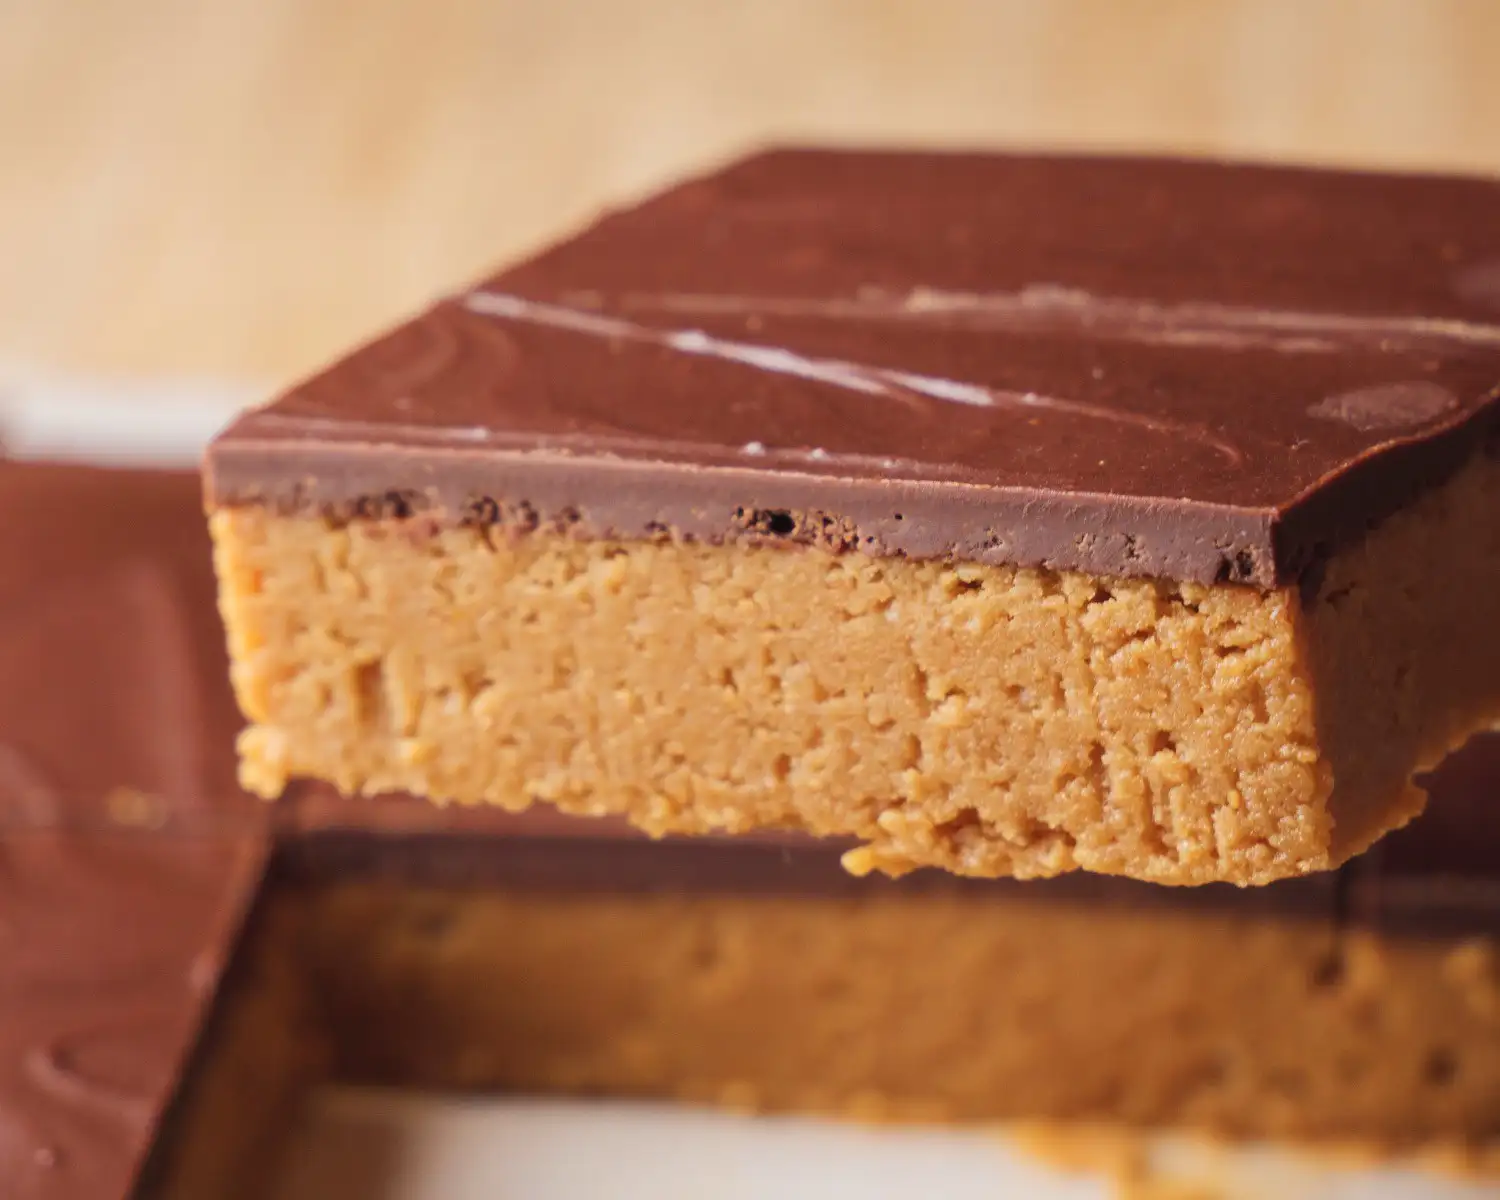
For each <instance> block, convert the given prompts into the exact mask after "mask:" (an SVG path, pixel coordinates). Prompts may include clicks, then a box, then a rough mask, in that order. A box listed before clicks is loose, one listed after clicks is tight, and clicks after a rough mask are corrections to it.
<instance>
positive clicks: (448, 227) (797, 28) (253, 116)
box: [0, 0, 1500, 383]
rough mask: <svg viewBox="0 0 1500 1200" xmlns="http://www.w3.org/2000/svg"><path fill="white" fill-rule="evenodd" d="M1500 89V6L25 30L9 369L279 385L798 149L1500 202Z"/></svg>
mask: <svg viewBox="0 0 1500 1200" xmlns="http://www.w3.org/2000/svg"><path fill="white" fill-rule="evenodd" d="M1497 64H1500V0H752V2H745V3H740V2H738V0H0V363H10V364H30V365H34V366H36V365H40V366H50V367H54V368H62V369H66V370H75V371H90V372H114V373H128V374H132V375H142V374H152V375H156V374H163V373H183V374H187V373H191V374H197V375H207V376H212V377H218V378H233V379H245V380H250V381H256V382H260V381H264V382H267V383H270V382H274V381H276V380H278V379H280V378H282V377H284V376H285V375H287V374H289V373H293V372H297V371H300V370H303V369H306V368H307V367H309V366H311V365H314V364H315V363H316V362H318V361H319V360H320V359H322V358H324V357H326V356H327V355H328V354H330V353H332V352H333V351H335V350H337V349H338V348H339V347H340V345H341V344H342V343H344V342H346V341H348V340H350V339H352V338H355V337H358V336H360V335H361V334H363V333H365V332H367V331H370V330H371V329H372V328H373V327H375V326H376V325H378V324H379V323H380V322H383V321H385V320H387V319H389V318H391V317H393V316H395V315H397V314H399V313H400V312H402V311H403V310H405V309H407V308H410V307H411V306H413V305H415V304H418V303H420V302H422V301H423V300H425V299H426V298H428V297H429V296H431V295H432V294H434V293H435V292H436V291H438V290H440V289H442V288H444V287H445V286H447V285H449V284H453V283H456V282H458V281H462V280H464V279H466V278H469V277H471V276H473V275H474V274H475V273H476V272H477V271H478V270H479V269H480V268H482V267H485V266H488V265H490V264H493V263H495V262H497V261H498V260H502V259H505V258H506V257H508V256H512V255H515V254H517V253H518V252H521V251H523V250H525V249H526V248H528V247H530V246H532V245H534V244H535V243H536V242H537V241H538V240H539V239H542V238H545V237H548V236H550V235H553V234H556V233H558V232H560V231H561V230H563V229H565V228H566V227H567V226H568V225H570V224H572V223H575V222H577V221H579V220H581V219H583V218H585V217H586V216H587V215H588V214H589V213H590V212H591V211H593V210H594V209H595V208H597V207H598V206H599V205H600V204H601V203H603V202H605V201H606V200H610V199H618V198H621V197H625V196H629V195H631V194H634V193H638V192H640V191H642V190H645V189H647V188H649V187H650V186H652V185H654V184H655V183H657V182H658V181H660V180H662V179H664V178H667V177H669V176H671V175H673V174H674V173H678V172H681V171H684V170H687V169H690V168H693V167H695V166H697V165H700V164H702V163H704V162H706V161H711V160H713V159H716V158H720V157H723V156H725V155H727V154H729V153H730V152H732V151H734V150H736V149H738V148H741V147H743V146H746V145H747V144H753V143H756V142H761V141H765V140H769V139H774V138H778V137H782V138H785V137H797V138H802V139H806V138H813V137H817V138H844V139H866V140H869V139H875V140H879V139H886V140H900V141H932V142H948V143H954V142H962V143H985V144H1006V143H1010V144H1017V143H1038V142H1047V143H1056V144H1075V145H1092V146H1112V147H1120V146H1125V147H1149V148H1158V149H1159V148H1167V149H1175V150H1198V151H1220V152H1230V153H1238V154H1249V155H1261V156H1264V155H1282V156H1291V157H1296V158H1302V159H1314V160H1324V161H1340V162H1359V163H1388V164H1397V165H1401V166H1435V167H1444V168H1459V169H1465V170H1489V171H1497V172H1500V65H1497ZM0 369H3V368H0Z"/></svg>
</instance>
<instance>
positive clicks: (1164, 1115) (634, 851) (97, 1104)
mask: <svg viewBox="0 0 1500 1200" xmlns="http://www.w3.org/2000/svg"><path fill="white" fill-rule="evenodd" d="M208 555H209V550H208V544H207V538H206V535H205V534H204V531H203V522H202V517H201V512H200V507H199V500H198V495H197V487H196V483H195V481H194V480H193V479H192V478H191V477H189V476H171V475H160V474H143V475H133V474H125V473H109V472H99V471H87V470H81V469H63V468H44V467H27V466H19V465H3V464H0V560H3V561H4V563H5V570H4V571H3V572H0V818H3V827H0V868H3V869H0V898H3V907H0V979H3V980H4V981H5V982H4V984H3V985H0V1055H3V1062H0V1195H3V1196H12V1195H14V1196H18V1197H26V1198H27V1200H33V1198H42V1197H45V1198H48V1200H54V1198H55V1200H82V1198H84V1197H88V1198H89V1200H95V1198H97V1197H126V1196H131V1197H135V1198H136V1200H140V1198H143V1197H156V1198H166V1200H199V1198H201V1197H204V1196H214V1197H219V1198H223V1200H234V1197H235V1196H237V1195H238V1196H240V1197H245V1198H249V1197H254V1196H256V1195H263V1194H265V1193H264V1187H265V1183H266V1180H267V1179H268V1178H270V1177H271V1173H272V1172H273V1171H274V1167H275V1160H276V1157H277V1147H278V1146H279V1145H280V1143H281V1141H282V1138H283V1136H284V1134H285V1133H286V1131H287V1129H288V1127H289V1124H290V1122H291V1121H292V1120H293V1118H294V1114H295V1112H296V1108H297V1105H296V1101H297V1099H298V1097H299V1096H301V1095H302V1094H303V1093H304V1092H305V1091H306V1089H307V1088H308V1087H310V1086H313V1085H315V1084H316V1083H318V1082H320V1081H326V1080H346V1081H353V1082H361V1083H379V1084H391V1085H404V1086H413V1087H420V1088H438V1089H456V1090H462V1091H474V1090H479V1091H493V1090H506V1091H528V1092H546V1093H561V1094H573V1095H595V1096H597V1095H610V1096H634V1097H664V1098H677V1099H682V1100H686V1101H691V1102H701V1103H709V1104H719V1105H728V1106H732V1107H736V1108H743V1109H750V1110H754V1111H763V1110H765V1111H798V1112H819V1113H831V1114H840V1115H848V1116H854V1117H859V1118H875V1119H887V1118H890V1119H902V1118H910V1119H918V1120H941V1121H954V1122H989V1121H994V1120H1001V1119H1006V1118H1026V1119H1035V1118H1059V1119H1080V1120H1088V1121H1091V1122H1097V1121H1116V1122H1126V1123H1130V1124H1134V1125H1140V1126H1164V1125H1165V1126H1185V1127H1192V1128H1198V1129H1207V1130H1214V1131H1219V1132H1223V1133H1227V1134H1230V1135H1237V1136H1262V1135H1266V1136H1275V1137H1285V1138H1289V1139H1297V1140H1319V1139H1337V1140H1340V1141H1342V1140H1346V1139H1356V1140H1360V1141H1364V1142H1367V1143H1370V1144H1374V1145H1378V1146H1383V1147H1390V1148H1397V1149H1399V1148H1406V1147H1415V1146H1417V1145H1420V1144H1423V1143H1428V1142H1434V1141H1437V1142H1444V1143H1459V1144H1464V1145H1469V1146H1490V1145H1492V1144H1495V1143H1497V1142H1500V896H1497V894H1496V893H1497V884H1496V856H1495V854H1494V847H1495V846H1496V844H1497V841H1496V838H1497V827H1496V817H1497V815H1500V803H1497V800H1500V743H1497V741H1495V740H1491V741H1489V742H1483V743H1476V744H1475V745H1474V746H1473V747H1471V749H1470V750H1468V751H1467V752H1465V754H1463V755H1461V756H1460V758H1459V759H1458V760H1456V761H1455V762H1454V763H1453V764H1450V766H1449V767H1448V768H1445V770H1444V772H1443V778H1441V779H1440V780H1439V781H1438V783H1437V784H1436V786H1435V788H1434V800H1433V802H1432V804H1431V805H1430V808H1429V811H1428V812H1427V814H1426V815H1424V816H1423V818H1422V819H1421V820H1419V821H1417V822H1415V823H1414V824H1413V825H1412V826H1411V827H1410V828H1409V829H1408V830H1405V831H1402V832H1401V833H1400V834H1398V835H1395V836H1394V837H1393V838H1391V839H1388V840H1387V841H1386V842H1384V843H1382V845H1381V846H1380V847H1379V848H1378V850H1377V852H1375V853H1374V854H1372V855H1369V856H1366V857H1364V858H1362V859H1360V860H1357V861H1356V862H1354V863H1352V864H1350V865H1349V866H1347V867H1345V868H1344V869H1343V870H1341V871H1339V872H1336V873H1330V874H1326V875H1322V876H1317V877H1310V878H1308V879H1304V880H1298V881H1294V882H1289V883H1284V884H1277V885H1273V886H1270V887H1266V888H1260V889H1250V890H1237V889H1233V888H1227V887H1222V886H1213V887H1207V888H1200V889H1190V890H1182V889H1164V888H1154V887H1150V886H1147V885H1142V884H1133V883H1129V882H1126V881H1121V880H1111V879H1105V878H1097V877H1069V878H1063V879H1058V880H1052V881H1044V882H1036V883H1027V884H1019V883H1014V882H982V881H964V880H959V879H955V878H952V877H950V876H946V875H943V874H941V873H936V872H917V873H914V874H913V875H911V876H908V877H907V878H905V879H902V880H899V881H891V880H886V879H879V878H871V879H865V880H858V879H854V878H852V877H850V876H848V875H847V874H845V873H844V872H843V871H842V870H841V868H840V867H839V865H838V857H839V852H840V850H841V849H842V847H838V846H826V845H821V844H817V843H811V842H808V841H806V840H799V839H795V838H787V839H777V838H761V839H753V840H745V839H697V840H687V841H665V842H652V841H649V840H647V839H645V838H643V837H640V836H638V835H635V834H632V833H630V832H629V831H627V830H625V829H624V828H622V827H620V826H618V825H614V824H610V823H608V822H602V821H569V820H566V819H563V818H560V817H557V816H555V815H551V814H548V813H545V812H543V811H541V810H533V811H531V812H528V813H526V814H523V815H521V816H515V817H511V816H507V815H505V814H503V813H495V812H491V811H488V810H476V811H454V810H448V811H439V810H436V809H433V808H431V807H430V806H428V805H425V804H422V803H420V802H416V801H412V800H409V799H391V800H386V801H379V802H369V801H345V800H344V799H343V798H341V797H338V796H337V795H335V794H333V793H331V792H329V791H327V790H322V789H316V788H314V789H306V790H303V791H300V792H298V793H294V794H292V795H291V796H289V797H288V798H287V800H285V801H284V802H282V803H281V804H279V805H275V806H267V805H262V804H260V803H258V802H255V801H253V800H251V799H250V798H248V797H246V796H244V795H243V794H242V793H240V792H239V791H238V790H237V789H236V787H235V784H234V754H233V740H234V735H235V733H236V731H237V729H238V727H239V725H238V718H237V715H236V714H235V711H234V706H233V703H232V700H231V699H230V697H229V694H228V688H227V684H226V682H225V673H226V663H225V656H224V651H223V643H222V633H221V631H220V629H219V628H218V626H217V623H216V622H215V621H214V619H213V608H212V605H213V581H212V576H211V572H210V569H209V562H208ZM246 914H248V917H247V916H246Z"/></svg>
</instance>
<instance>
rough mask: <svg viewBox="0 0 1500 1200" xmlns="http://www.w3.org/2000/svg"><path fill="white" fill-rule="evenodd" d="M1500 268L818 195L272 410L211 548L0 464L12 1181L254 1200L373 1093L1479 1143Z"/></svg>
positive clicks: (220, 457)
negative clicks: (348, 1086)
mask: <svg viewBox="0 0 1500 1200" xmlns="http://www.w3.org/2000/svg"><path fill="white" fill-rule="evenodd" d="M1497 264H1500V187H1497V186H1495V185H1493V184H1489V183H1484V182H1477V181H1464V180H1449V179H1431V178H1415V177H1413V178H1394V177H1380V176H1365V175H1354V174H1341V173H1320V172H1312V171H1297V170H1287V169H1270V168H1252V167H1240V166H1225V165H1216V164H1187V163H1173V162H1146V161H1125V160H1097V159H1094V160H1091V159H1047V158H1010V157H1003V156H965V155H934V154H906V155H893V154H873V153H857V154H851V153H812V152H795V153H779V154H770V155H763V156H759V157H756V158H752V159H750V160H747V161H745V162H742V163H740V164H737V165H735V166H732V167H730V168H728V169H727V170H725V171H723V172H720V173H718V174H716V175H712V176H710V177H707V178H705V179H701V180H697V181H693V182H690V183H688V184H685V185H683V186H681V187H679V188H676V189H673V190H672V191H669V192H667V193H665V194H664V195H662V196H660V197H658V198H656V199H655V200H652V201H649V202H648V203H646V204H645V205H643V206H641V207H640V208H637V209H633V210H630V211H627V212H623V213H619V214H616V215H613V216H610V217H608V218H606V219H605V220H603V221H602V222H600V223H599V224H598V225H597V226H595V227H594V228H593V229H591V230H589V231H588V232H586V233H584V234H582V235H581V236H579V237H578V238H575V239H573V240H572V241H570V242H567V243H565V244H563V245H561V246H559V247H557V248H554V249H553V250H550V251H548V252H546V253H544V254H542V255H541V256H539V257H538V258H537V259H535V260H533V261H532V262H530V263H527V264H524V265H522V266H521V267H518V268H516V269H514V270H512V271H510V272H508V273H506V274H505V275H502V276H500V277H499V278H497V279H495V280H492V281H489V282H486V283H484V284H483V285H481V286H479V287H476V288H474V289H472V290H471V291H469V292H466V293H464V294H463V295H461V296H458V297H455V298H453V299H451V300H447V301H444V302H442V303H440V304H438V305H436V306H434V307H433V308H432V309H431V310H430V311H428V312H427V313H424V314H423V315H422V316H420V317H418V318H417V319H416V320H415V321H413V322H411V323H409V324H407V325H405V326H403V327H402V328H401V329H399V330H397V331H396V332H394V333H392V334H390V335H387V336H386V337H384V338H382V339H380V340H378V341H376V342H374V343H372V344H371V345H369V346H367V347H365V348H363V349H362V350H359V351H357V352H356V353H355V354H353V355H352V356H351V357H350V358H348V359H346V360H345V361H343V362H341V363H339V364H338V365H336V366H334V367H333V368H331V369H330V370H329V371H328V372H326V373H324V374H322V375H320V376H318V377H317V378H315V379H313V380H311V381H309V382H308V383H306V384H304V385H302V386H301V387H299V388H297V389H295V390H293V391H292V392H290V393H288V394H287V395H286V396H285V397H284V398H283V399H281V400H279V401H277V402H276V403H274V404H272V405H271V406H269V407H267V408H265V409H262V410H259V411H256V412H253V413H251V414H249V415H247V416H246V417H244V418H243V419H242V420H241V421H239V422H237V423H236V424H235V425H234V426H233V427H232V428H231V429H230V430H229V431H227V433H226V434H225V435H224V436H223V437H222V438H221V439H220V440H219V441H218V442H217V443H216V445H215V446H214V447H213V448H212V450H211V452H210V458H209V464H208V502H209V508H210V510H211V511H210V521H211V524H212V528H213V535H214V543H215V544H214V546H213V547H212V549H211V546H210V540H209V533H208V530H207V529H206V528H205V521H204V517H203V504H202V495H201V491H200V484H199V481H198V480H197V479H196V478H194V477H191V476H187V475H181V474H171V473H160V472H120V471H104V470H91V469H86V468H78V467H60V466H44V465H27V464H16V463H11V464H0V555H3V556H4V561H5V563H6V564H7V566H6V569H5V571H4V572H3V573H0V605H3V606H4V607H5V620H4V621H3V622H0V815H3V817H4V819H5V820H4V828H3V829H0V863H3V865H4V868H5V869H4V870H3V872H0V893H3V894H4V895H5V897H6V899H5V901H4V907H3V909H0V918H3V919H0V966H3V968H4V976H5V978H6V980H8V981H9V982H8V983H7V984H6V985H5V986H3V987H0V1044H3V1045H4V1048H5V1053H4V1055H3V1057H0V1061H3V1063H4V1074H3V1076H0V1182H3V1184H4V1187H3V1188H0V1193H3V1194H5V1195H18V1196H27V1197H32V1196H35V1197H59V1198H68V1200H71V1198H73V1197H85V1196H87V1197H96V1196H101V1197H108V1196H117V1197H124V1196H166V1197H172V1198H173V1200H176V1198H184V1200H192V1198H196V1197H202V1196H205V1195H213V1196H218V1197H232V1196H234V1195H235V1194H243V1195H246V1196H250V1195H254V1194H255V1189H256V1187H257V1185H258V1182H259V1178H260V1177H261V1176H262V1175H263V1173H264V1171H265V1169H266V1167H267V1164H269V1163H270V1162H272V1161H273V1160H274V1153H273V1151H274V1147H275V1145H276V1143H277V1139H278V1137H279V1135H280V1133H281V1132H282V1129H283V1125H284V1122H285V1121H286V1119H287V1113H288V1111H290V1108H291V1105H290V1104H289V1101H290V1100H292V1099H294V1098H295V1096H296V1095H297V1094H298V1093H299V1092H300V1091H301V1090H302V1089H304V1088H305V1087H307V1086H308V1085H309V1084H311V1083H314V1082H317V1081H319V1080H323V1079H329V1078H333V1079H344V1080H352V1081H358V1082H375V1083H391V1084H411V1085H418V1086H435V1087H445V1088H450V1087H451V1088H461V1089H497V1088H503V1089H520V1090H533V1091H546V1092H562V1093H573V1094H593V1095H598V1094H606V1095H626V1096H654V1097H672V1098H680V1099H683V1100H688V1101H696V1102H708V1103H715V1104H727V1105H732V1106H735V1107H747V1108H750V1109H753V1110H793V1111H814V1112H825V1113H837V1114H852V1115H855V1116H860V1117H877V1118H886V1117H894V1118H912V1119H920V1120H943V1121H993V1120H1002V1119H1010V1118H1055V1119H1061V1120H1075V1119H1076V1120H1086V1121H1090V1122H1097V1121H1120V1122H1126V1123H1129V1124H1133V1125H1140V1126H1164V1125H1166V1126H1174V1125H1177V1126H1190V1127H1194V1128H1200V1129H1208V1130H1213V1131H1218V1132H1223V1133H1227V1134H1231V1135H1236V1136H1286V1137H1295V1138H1299V1139H1307V1138H1312V1139H1339V1140H1343V1139H1356V1140H1363V1141H1367V1142H1372V1143H1376V1144H1379V1145H1384V1146H1391V1147H1407V1146H1414V1145H1417V1144H1420V1143H1425V1142H1430V1141H1447V1142H1457V1143H1462V1144H1466V1145H1473V1146H1492V1145H1493V1144H1494V1143H1496V1142H1497V1141H1500V885H1497V878H1500V852H1497V848H1500V824H1497V822H1500V817H1497V815H1496V814H1497V813H1500V743H1497V741H1495V740H1494V739H1490V738H1485V737H1480V738H1477V739H1475V740H1474V741H1473V742H1472V743H1471V744H1470V745H1469V746H1468V748H1467V749H1465V750H1463V751H1461V752H1460V753H1459V754H1457V755H1456V756H1453V757H1452V758H1450V759H1449V760H1448V761H1447V762H1446V763H1445V764H1444V765H1443V766H1442V767H1441V768H1440V769H1439V771H1438V774H1437V775H1436V776H1435V777H1434V780H1435V781H1434V782H1432V785H1431V791H1432V797H1431V799H1430V801H1429V802H1428V804H1427V811H1426V812H1425V813H1423V814H1422V815H1421V816H1420V817H1418V818H1417V819H1416V820H1414V821H1411V823H1410V825H1409V826H1408V827H1406V828H1402V829H1399V830H1397V831H1396V832H1394V833H1389V834H1388V836H1384V837H1382V834H1387V831H1389V830H1391V829H1393V828H1395V827H1397V826H1400V825H1402V824H1403V823H1405V822H1407V821H1408V820H1410V819H1411V818H1412V817H1414V816H1415V815H1416V814H1417V813H1418V811H1419V810H1420V809H1421V808H1422V805H1423V792H1422V790H1421V787H1419V786H1418V784H1422V785H1423V786H1425V785H1426V783H1427V777H1425V776H1421V775H1420V773H1421V772H1422V771H1424V770H1426V769H1428V768H1431V767H1433V766H1435V765H1437V764H1438V763H1439V761H1440V760H1442V759H1443V758H1444V756H1445V755H1446V754H1447V753H1448V751H1449V750H1450V749H1452V748H1453V747H1455V746H1457V745H1458V744H1459V743H1461V742H1462V741H1463V740H1464V739H1465V738H1466V737H1467V736H1468V735H1469V734H1471V733H1472V732H1474V731H1476V730H1478V729H1480V728H1481V727H1482V726H1484V725H1485V724H1486V723H1489V722H1493V721H1494V720H1495V718H1496V716H1497V715H1500V685H1497V684H1496V683H1495V680H1497V679H1500V661H1497V660H1500V639H1497V638H1496V637H1495V636H1494V633H1493V624H1494V621H1493V618H1494V616H1495V606H1494V601H1493V599H1492V597H1493V596H1494V595H1495V594H1496V590H1497V585H1500V437H1497V432H1496V431H1497V422H1500V398H1497V389H1500V324H1497V323H1494V322H1496V321H1500V317H1496V316H1495V314H1496V313H1500V269H1497V268H1496V265H1497ZM214 556H216V559H217V565H218V579H217V586H218V589H219V595H218V599H219V601H220V603H221V605H222V611H223V614H224V617H225V618H226V623H227V626H228V633H229V639H228V644H229V647H230V650H231V655H230V658H229V659H228V660H227V659H226V656H225V653H224V645H225V638H224V628H223V626H221V625H220V623H219V617H218V613H217V612H216V609H215V587H216V580H215V575H214V571H213V568H212V566H211V558H212V557H214ZM231 678H232V680H233V687H234V690H233V692H231V688H230V680H231ZM236 698H237V699H238V706H237V705H236ZM239 709H243V712H244V714H245V715H246V716H248V718H249V724H248V727H244V728H243V730H242V726H244V720H243V718H242V717H241V715H240V711H239ZM237 737H238V738H239V744H240V749H241V762H240V764H239V765H240V780H241V781H242V782H243V785H244V786H245V787H247V788H249V789H250V790H253V791H256V792H260V793H263V794H267V795H269V794H275V795H276V796H277V797H278V798H277V800H276V802H275V803H272V804H266V803H263V802H262V801H261V800H259V799H256V798H254V797H253V796H251V795H250V794H248V792H247V791H245V790H242V788H241V782H237V779H236V755H235V749H234V746H235V741H236V738H237ZM1414 778H1415V779H1416V780H1417V783H1414V782H1413V780H1414ZM360 793H371V794H370V795H368V796H363V795H360ZM376 793H379V794H376ZM401 793H405V794H401ZM431 801H440V802H444V803H442V804H434V803H431ZM642 830H644V831H645V832H642ZM649 835H658V836H657V837H654V838H653V837H652V836H649ZM663 835H664V836H663ZM934 868H937V869H934ZM1111 875H1113V876H1116V878H1109V877H1108V876H1111ZM892 876H895V878H892ZM1005 876H1012V877H1019V878H1004V877H1005ZM1028 876H1030V877H1033V878H1029V879H1027V878H1025V877H1028ZM1041 876H1051V877H1052V878H1036V877H1041ZM1118 876H1134V877H1135V878H1119V877H1118ZM1163 884H1193V885H1201V886H1191V887H1171V886H1162V885H1163ZM1237 885H1238V886H1237ZM1247 885H1253V886H1247Z"/></svg>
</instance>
